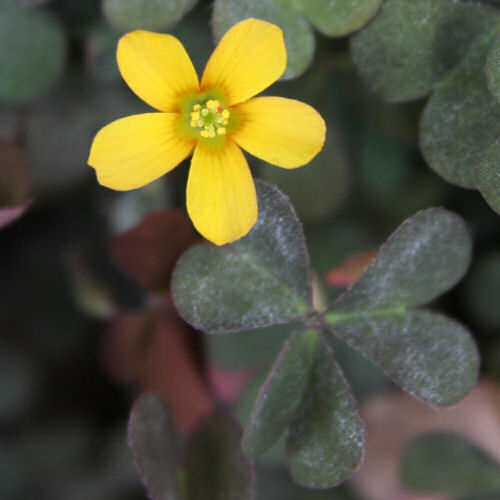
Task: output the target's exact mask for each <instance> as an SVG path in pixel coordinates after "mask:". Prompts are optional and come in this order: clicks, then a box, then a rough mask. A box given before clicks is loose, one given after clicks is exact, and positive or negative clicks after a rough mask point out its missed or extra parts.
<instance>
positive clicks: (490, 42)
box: [351, 0, 500, 212]
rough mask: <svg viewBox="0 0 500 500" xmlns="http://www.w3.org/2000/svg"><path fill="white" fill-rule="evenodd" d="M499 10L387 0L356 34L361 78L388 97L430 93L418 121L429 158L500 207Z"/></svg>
mask: <svg viewBox="0 0 500 500" xmlns="http://www.w3.org/2000/svg"><path fill="white" fill-rule="evenodd" d="M499 39H500V9H499V8H498V7H496V6H493V5H485V4H481V3H479V2H475V3H472V2H471V3H468V2H455V1H453V0H415V1H412V2H407V1H405V0H387V1H386V2H384V4H383V6H382V8H381V10H380V12H379V13H378V15H377V16H376V17H375V19H374V20H373V21H372V22H371V23H370V24H369V25H368V26H367V27H366V28H365V29H363V30H361V31H360V32H358V33H357V34H356V35H354V36H353V37H352V39H351V42H352V43H351V53H352V57H353V59H354V62H355V63H356V65H357V67H358V69H359V71H360V73H361V76H362V77H363V79H364V80H365V81H366V82H367V84H368V86H369V87H370V88H371V89H372V90H373V91H375V92H376V93H377V94H378V95H379V96H380V97H382V98H383V99H385V100H387V101H391V102H402V101H409V100H414V99H417V98H420V97H424V96H427V95H428V94H432V95H431V97H430V99H429V102H428V103H427V106H426V108H425V110H424V112H423V115H422V118H421V121H420V146H421V149H422V153H423V155H424V157H425V159H426V161H427V163H428V164H429V166H430V167H431V168H432V169H433V170H435V171H436V172H437V173H438V174H439V175H440V176H442V177H443V178H444V179H446V180H447V181H448V182H451V183H452V184H456V185H458V186H462V187H465V188H471V189H478V190H479V191H480V192H481V194H482V195H483V197H484V198H485V199H486V201H487V202H488V204H489V205H490V206H491V207H492V208H493V209H494V210H495V211H496V212H500V183H499V181H498V179H499V178H500V168H499V164H500V146H499V140H500V139H499V138H500V103H499V100H498V99H499V94H500V92H499V89H500V48H499V47H500V40H499Z"/></svg>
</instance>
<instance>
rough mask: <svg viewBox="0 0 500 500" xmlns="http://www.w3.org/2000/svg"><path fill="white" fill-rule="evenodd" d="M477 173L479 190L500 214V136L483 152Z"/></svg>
mask: <svg viewBox="0 0 500 500" xmlns="http://www.w3.org/2000/svg"><path fill="white" fill-rule="evenodd" d="M475 174H476V182H477V187H478V188H479V191H480V192H481V194H482V195H483V196H484V199H485V200H486V201H487V202H488V204H489V206H490V207H491V208H492V209H493V210H495V212H497V213H499V214H500V138H499V139H497V140H496V141H495V142H494V143H493V144H492V145H491V146H490V147H488V149H486V151H485V152H484V153H483V155H482V156H481V159H480V160H479V163H478V164H477V167H476V172H475Z"/></svg>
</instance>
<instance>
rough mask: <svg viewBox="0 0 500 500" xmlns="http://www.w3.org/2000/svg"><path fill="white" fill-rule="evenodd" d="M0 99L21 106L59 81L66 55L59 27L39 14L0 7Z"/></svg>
mask: <svg viewBox="0 0 500 500" xmlns="http://www.w3.org/2000/svg"><path fill="white" fill-rule="evenodd" d="M0 47H1V48H2V49H1V50H0V100H3V101H6V102H10V103H21V102H25V101H28V100H30V99H34V98H36V97H38V96H39V95H41V94H43V93H44V92H46V91H47V90H48V89H49V88H50V87H51V86H52V85H53V84H54V83H55V82H56V80H57V79H58V78H59V76H60V74H61V72H62V69H63V63H64V56H65V52H66V47H65V40H64V35H63V32H62V30H61V27H60V26H59V24H58V23H57V22H56V21H55V19H53V18H52V17H50V16H49V15H47V14H45V13H44V12H42V11H38V10H20V9H16V8H14V7H8V6H5V7H4V6H0Z"/></svg>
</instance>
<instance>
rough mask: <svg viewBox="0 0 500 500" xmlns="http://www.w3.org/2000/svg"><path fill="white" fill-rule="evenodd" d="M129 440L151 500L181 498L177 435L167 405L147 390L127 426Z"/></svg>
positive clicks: (134, 409) (136, 404)
mask: <svg viewBox="0 0 500 500" xmlns="http://www.w3.org/2000/svg"><path fill="white" fill-rule="evenodd" d="M128 436H129V444H130V447H131V449H132V452H133V454H134V460H135V463H136V465H137V468H138V469H139V472H140V474H141V479H142V481H143V483H144V486H145V487H146V489H147V490H148V492H149V495H150V497H151V499H152V500H180V499H181V498H182V496H181V493H180V487H179V478H178V473H179V462H178V449H177V439H176V433H175V429H174V424H173V420H172V416H171V415H170V411H169V409H168V407H167V405H166V404H165V403H164V402H163V401H162V400H161V399H160V398H159V397H158V396H156V395H154V394H152V393H145V394H143V395H142V396H140V397H139V398H138V399H137V401H136V402H135V404H134V406H133V408H132V411H131V413H130V420H129V426H128Z"/></svg>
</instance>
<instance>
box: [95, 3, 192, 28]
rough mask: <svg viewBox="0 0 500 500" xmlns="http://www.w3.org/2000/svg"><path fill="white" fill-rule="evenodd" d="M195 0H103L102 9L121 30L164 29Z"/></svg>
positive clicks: (172, 23)
mask: <svg viewBox="0 0 500 500" xmlns="http://www.w3.org/2000/svg"><path fill="white" fill-rule="evenodd" d="M195 3H196V0H168V1H166V0H104V2H103V11H104V15H105V16H106V18H107V20H108V21H109V22H110V24H111V25H112V26H114V27H115V28H116V29H118V30H121V31H129V30H133V29H145V30H155V31H158V30H165V29H167V28H170V27H171V26H173V25H174V24H176V23H177V22H178V21H180V20H181V19H182V17H183V16H184V14H186V13H187V12H188V11H189V10H190V9H191V8H192V7H193V5H194V4H195Z"/></svg>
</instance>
